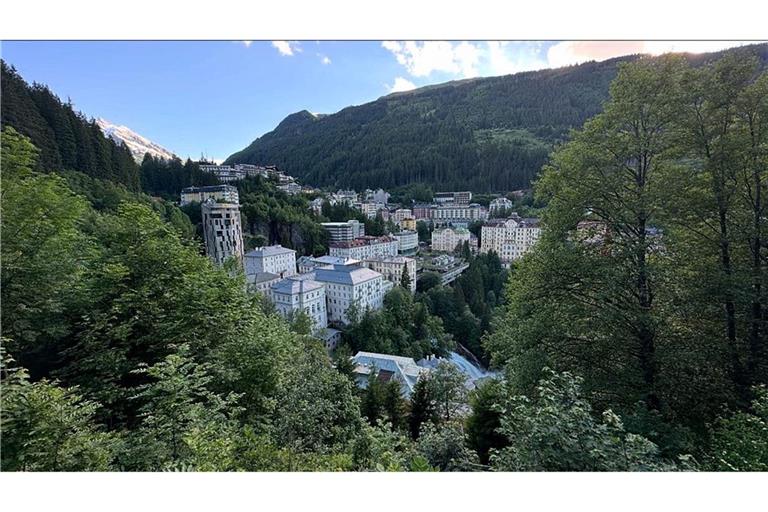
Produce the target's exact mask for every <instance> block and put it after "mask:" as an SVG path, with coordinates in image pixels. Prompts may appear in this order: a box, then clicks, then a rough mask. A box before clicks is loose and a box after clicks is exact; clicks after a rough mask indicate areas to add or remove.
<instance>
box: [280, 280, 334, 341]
mask: <svg viewBox="0 0 768 512" xmlns="http://www.w3.org/2000/svg"><path fill="white" fill-rule="evenodd" d="M270 294H271V299H272V303H273V304H274V305H275V309H277V312H278V313H280V315H282V316H283V317H285V318H295V316H296V315H297V314H298V313H299V312H302V311H303V312H304V313H306V315H307V316H308V317H309V318H310V320H311V321H312V331H313V332H314V331H318V330H320V329H324V328H326V327H327V326H328V314H327V312H326V298H325V286H324V285H323V284H322V283H319V282H317V281H313V280H312V279H296V278H288V279H283V280H281V281H278V282H277V283H274V284H273V285H272V286H271V287H270Z"/></svg>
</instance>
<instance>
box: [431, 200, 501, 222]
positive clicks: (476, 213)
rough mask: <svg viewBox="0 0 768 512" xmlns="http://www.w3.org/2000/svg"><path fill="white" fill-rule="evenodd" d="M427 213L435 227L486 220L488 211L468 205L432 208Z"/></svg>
mask: <svg viewBox="0 0 768 512" xmlns="http://www.w3.org/2000/svg"><path fill="white" fill-rule="evenodd" d="M429 213H430V216H431V219H432V220H433V222H434V223H435V224H437V225H444V224H468V223H470V222H474V221H477V220H485V219H487V218H488V210H487V209H486V208H485V207H483V206H481V205H479V204H476V203H473V204H470V205H463V204H444V205H440V206H437V207H435V208H432V209H431V210H430V212H429Z"/></svg>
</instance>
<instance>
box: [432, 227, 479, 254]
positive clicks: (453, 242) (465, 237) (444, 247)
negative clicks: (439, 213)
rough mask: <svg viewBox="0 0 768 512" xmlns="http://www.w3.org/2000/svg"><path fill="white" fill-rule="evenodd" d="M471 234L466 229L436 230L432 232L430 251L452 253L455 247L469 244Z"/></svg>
mask: <svg viewBox="0 0 768 512" xmlns="http://www.w3.org/2000/svg"><path fill="white" fill-rule="evenodd" d="M470 237H471V233H470V232H469V230H468V229H466V228H438V229H435V230H434V231H432V250H433V251H441V252H453V251H455V250H456V246H457V245H459V244H463V243H464V242H469V241H470Z"/></svg>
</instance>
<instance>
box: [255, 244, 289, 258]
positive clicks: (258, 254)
mask: <svg viewBox="0 0 768 512" xmlns="http://www.w3.org/2000/svg"><path fill="white" fill-rule="evenodd" d="M295 252H296V251H294V250H293V249H289V248H287V247H283V246H282V245H267V246H264V247H259V248H257V249H253V250H251V251H248V252H247V253H246V254H245V257H246V258H264V257H265V256H277V255H279V254H288V253H295Z"/></svg>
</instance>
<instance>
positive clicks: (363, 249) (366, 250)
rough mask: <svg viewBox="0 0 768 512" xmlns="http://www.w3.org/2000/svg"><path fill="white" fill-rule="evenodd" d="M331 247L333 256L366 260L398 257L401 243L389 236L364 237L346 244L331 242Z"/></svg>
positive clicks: (330, 250)
mask: <svg viewBox="0 0 768 512" xmlns="http://www.w3.org/2000/svg"><path fill="white" fill-rule="evenodd" d="M417 239H418V237H417ZM329 245H330V247H329V252H330V255H331V256H338V257H340V258H352V259H355V260H364V259H366V258H372V257H375V256H397V250H398V248H399V245H400V243H399V242H398V241H397V239H395V238H392V237H389V236H380V237H375V236H363V237H359V238H355V239H354V240H349V241H345V242H331V243H330V244H329Z"/></svg>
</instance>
